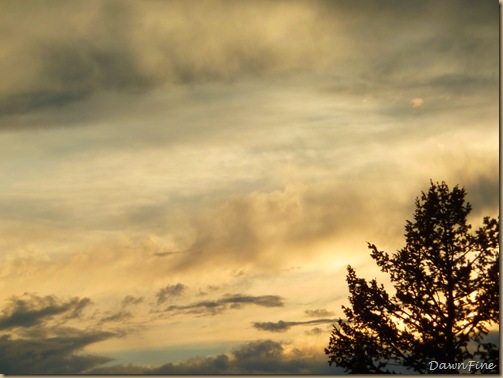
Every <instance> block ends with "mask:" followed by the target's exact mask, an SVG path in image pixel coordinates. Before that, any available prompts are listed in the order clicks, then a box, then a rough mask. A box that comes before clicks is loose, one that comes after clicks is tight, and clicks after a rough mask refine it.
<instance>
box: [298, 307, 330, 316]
mask: <svg viewBox="0 0 503 378" xmlns="http://www.w3.org/2000/svg"><path fill="white" fill-rule="evenodd" d="M304 313H305V314H306V316H309V317H310V318H321V317H323V316H324V317H327V316H333V315H334V312H333V311H328V310H326V309H324V308H317V309H316V310H305V311H304Z"/></svg>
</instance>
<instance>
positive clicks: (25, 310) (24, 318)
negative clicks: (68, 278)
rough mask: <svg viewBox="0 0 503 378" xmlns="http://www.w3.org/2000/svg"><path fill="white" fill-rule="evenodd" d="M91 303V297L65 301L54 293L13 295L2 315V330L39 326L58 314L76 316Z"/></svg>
mask: <svg viewBox="0 0 503 378" xmlns="http://www.w3.org/2000/svg"><path fill="white" fill-rule="evenodd" d="M90 303H91V300H90V299H89V298H82V299H80V298H77V297H74V298H70V299H68V300H66V301H65V300H61V299H59V298H57V297H56V296H52V295H48V296H45V297H41V296H38V295H35V294H25V295H23V296H21V297H12V298H10V300H9V304H8V305H7V306H6V307H5V308H4V309H3V311H2V315H1V316H0V330H5V329H9V328H17V327H33V326H37V325H39V324H42V323H44V322H46V321H48V320H50V319H52V318H53V317H55V316H58V315H65V317H64V318H66V319H69V318H76V317H79V316H80V314H81V312H82V310H83V309H84V308H85V307H86V306H88V305H89V304H90Z"/></svg>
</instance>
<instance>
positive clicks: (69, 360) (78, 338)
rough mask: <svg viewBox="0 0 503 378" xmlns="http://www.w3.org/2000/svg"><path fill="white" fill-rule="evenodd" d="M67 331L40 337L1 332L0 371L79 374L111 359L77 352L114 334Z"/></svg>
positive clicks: (8, 372) (11, 372) (9, 372)
mask: <svg viewBox="0 0 503 378" xmlns="http://www.w3.org/2000/svg"><path fill="white" fill-rule="evenodd" d="M67 333H68V334H66V335H62V336H57V337H42V338H39V339H20V338H11V336H10V335H8V334H7V335H1V336H0V350H1V351H2V353H0V371H1V372H2V373H4V374H76V373H83V372H85V371H86V370H88V369H91V368H95V367H97V366H99V365H101V364H104V363H106V362H109V361H111V359H110V358H107V357H102V356H94V355H85V354H84V355H83V354H76V353H77V352H81V351H82V350H83V349H84V348H85V347H86V346H88V345H91V344H93V343H97V342H100V341H104V340H107V339H109V338H111V337H114V334H112V333H109V332H101V331H78V330H72V331H71V332H67Z"/></svg>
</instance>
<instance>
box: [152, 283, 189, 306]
mask: <svg viewBox="0 0 503 378" xmlns="http://www.w3.org/2000/svg"><path fill="white" fill-rule="evenodd" d="M185 290H187V286H185V285H184V284H182V283H177V284H176V285H168V286H166V287H165V288H162V289H161V290H159V291H158V292H157V294H156V297H157V304H162V303H164V302H166V301H170V300H171V299H173V298H175V297H179V296H181V295H182V294H183V292H184V291H185Z"/></svg>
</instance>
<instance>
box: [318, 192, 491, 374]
mask: <svg viewBox="0 0 503 378" xmlns="http://www.w3.org/2000/svg"><path fill="white" fill-rule="evenodd" d="M465 196H466V191H465V189H464V188H459V187H458V186H456V187H454V188H453V189H452V191H451V190H450V189H449V188H448V186H447V185H446V184H445V182H442V183H436V184H435V183H433V182H431V186H430V188H429V190H428V192H427V193H424V192H423V193H422V195H421V196H420V197H419V198H417V199H416V210H415V213H414V218H413V221H407V222H406V224H405V238H406V239H405V240H406V245H405V247H404V248H402V249H401V250H399V251H397V252H396V253H394V254H392V255H389V254H388V253H386V252H383V251H379V250H378V248H377V247H376V246H375V245H374V244H370V243H368V247H369V248H370V250H371V256H372V258H373V259H374V260H375V262H376V263H377V265H378V267H379V268H380V270H381V271H382V272H384V273H387V274H388V275H389V277H390V281H391V283H392V285H393V287H394V293H393V294H388V292H387V291H386V290H385V288H384V286H383V285H379V284H378V283H377V281H376V280H375V279H373V280H371V281H369V282H367V281H366V280H365V279H363V278H358V277H357V275H356V272H355V271H354V269H352V268H351V267H350V266H348V275H347V283H348V287H349V293H350V296H349V301H350V304H351V305H350V306H349V307H345V306H343V310H344V314H345V317H346V319H339V321H338V323H337V324H336V325H334V329H333V331H332V335H331V338H330V342H329V345H328V347H327V348H326V349H325V353H326V354H327V355H328V356H329V364H330V365H332V364H335V365H337V366H340V367H343V368H345V370H346V372H349V373H366V374H368V373H392V372H403V373H406V372H410V373H414V372H415V373H428V372H432V371H431V367H432V364H431V361H436V362H438V363H440V362H445V363H460V362H463V361H468V360H476V361H480V362H487V363H489V362H492V363H493V364H494V365H496V369H491V370H490V371H489V370H487V369H486V371H480V372H487V373H497V372H499V359H498V356H499V350H498V347H497V346H496V345H495V344H494V343H491V342H489V341H488V340H487V339H488V338H487V337H486V336H487V335H488V332H489V330H490V327H494V326H495V325H496V326H498V325H499V219H491V218H489V217H486V218H484V220H483V225H482V227H480V228H479V229H478V230H477V231H476V232H470V229H471V226H470V225H468V224H467V216H468V214H469V213H470V211H471V206H470V204H469V203H467V202H465ZM444 366H445V365H444ZM452 366H454V365H452ZM483 366H488V364H486V365H483ZM457 372H461V371H459V369H450V370H444V371H435V372H434V373H450V374H452V373H457Z"/></svg>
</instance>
